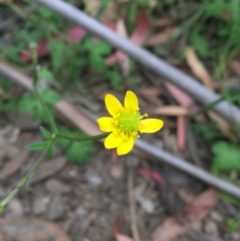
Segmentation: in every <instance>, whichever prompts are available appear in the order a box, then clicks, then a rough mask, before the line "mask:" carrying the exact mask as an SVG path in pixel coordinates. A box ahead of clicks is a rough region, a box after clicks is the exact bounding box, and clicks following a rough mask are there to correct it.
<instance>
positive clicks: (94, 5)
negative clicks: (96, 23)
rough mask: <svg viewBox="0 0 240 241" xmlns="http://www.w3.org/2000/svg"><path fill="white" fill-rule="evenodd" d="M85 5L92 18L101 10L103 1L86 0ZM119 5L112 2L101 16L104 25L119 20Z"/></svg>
mask: <svg viewBox="0 0 240 241" xmlns="http://www.w3.org/2000/svg"><path fill="white" fill-rule="evenodd" d="M84 5H85V7H86V11H87V12H88V13H89V14H90V15H91V16H94V17H95V16H96V15H97V13H98V11H99V10H100V8H101V5H102V4H101V1H100V0H84ZM118 13H119V9H118V5H117V1H110V2H109V3H108V4H107V7H106V9H105V11H104V12H103V13H102V14H101V17H100V20H101V21H102V22H104V23H106V22H115V21H116V20H117V18H118Z"/></svg>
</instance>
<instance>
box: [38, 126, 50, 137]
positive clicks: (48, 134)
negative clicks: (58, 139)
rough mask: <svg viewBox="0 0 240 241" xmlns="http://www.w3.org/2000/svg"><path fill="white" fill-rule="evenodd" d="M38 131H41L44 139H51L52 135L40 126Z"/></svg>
mask: <svg viewBox="0 0 240 241" xmlns="http://www.w3.org/2000/svg"><path fill="white" fill-rule="evenodd" d="M40 131H41V133H42V135H43V137H44V139H46V140H48V139H51V138H52V134H51V133H50V132H49V131H48V130H46V129H45V128H44V127H42V126H40Z"/></svg>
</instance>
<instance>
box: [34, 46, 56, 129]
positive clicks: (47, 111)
mask: <svg viewBox="0 0 240 241" xmlns="http://www.w3.org/2000/svg"><path fill="white" fill-rule="evenodd" d="M31 55H32V58H33V67H34V78H33V91H34V94H35V96H36V97H37V99H38V101H39V102H40V104H41V105H42V107H43V110H44V112H45V114H46V117H47V120H48V124H49V125H50V127H51V130H52V132H53V133H57V132H58V128H57V125H56V124H55V121H54V118H53V116H52V114H51V112H50V111H49V108H48V107H47V105H46V103H45V102H44V100H43V99H42V96H41V94H40V93H39V91H38V88H37V82H38V70H37V67H38V66H37V65H38V61H37V58H38V56H37V46H36V45H34V44H33V45H32V47H31Z"/></svg>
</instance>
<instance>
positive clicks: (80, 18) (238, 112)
mask: <svg viewBox="0 0 240 241" xmlns="http://www.w3.org/2000/svg"><path fill="white" fill-rule="evenodd" d="M35 2H38V3H40V4H43V5H45V6H46V7H48V8H49V9H51V10H53V11H54V12H56V13H58V14H60V15H62V16H63V17H65V18H67V19H69V20H71V21H72V22H74V23H76V24H78V25H80V26H82V27H83V28H85V29H86V30H88V31H89V32H91V33H93V34H94V35H96V36H98V37H99V38H101V39H104V40H105V41H107V42H108V43H110V44H111V45H112V46H114V47H116V48H118V49H120V50H122V51H123V52H125V53H126V54H128V55H129V56H131V57H132V58H133V59H135V60H136V61H138V62H139V63H141V64H143V65H144V66H146V67H148V68H149V69H151V70H152V71H154V72H155V73H157V74H158V75H160V76H162V77H164V78H166V79H167V80H169V81H170V82H171V83H173V84H174V85H176V86H178V87H179V88H181V89H183V90H184V91H186V92H187V93H189V94H190V95H191V96H192V97H193V98H195V99H196V100H197V101H199V102H200V103H202V104H209V103H211V102H214V101H216V100H217V99H219V95H217V94H215V93H214V92H212V91H210V90H208V89H206V88H205V87H204V86H202V85H201V84H199V83H198V81H197V80H196V79H194V78H192V77H190V76H189V75H187V74H185V73H183V72H182V71H180V70H178V69H176V68H174V67H173V66H171V65H169V64H167V63H166V62H164V61H163V60H161V59H159V58H157V57H156V56H154V55H153V54H151V53H150V52H148V51H146V50H145V49H143V48H140V47H138V46H136V45H134V44H133V43H131V42H130V41H129V40H127V39H124V38H122V37H120V36H119V35H117V34H116V33H114V32H113V31H112V30H110V29H108V28H107V27H105V26H104V25H103V24H101V23H99V22H98V21H96V20H95V19H93V18H91V17H89V16H88V15H87V14H85V13H83V12H82V11H80V10H79V9H77V8H76V7H74V6H72V5H70V4H69V3H66V2H64V1H62V0H51V1H50V0H35ZM213 110H214V111H216V112H217V113H218V114H220V115H221V116H222V117H224V118H225V119H227V120H229V121H231V122H236V123H238V124H240V109H239V108H237V107H236V106H233V105H229V104H228V103H227V102H226V101H222V102H221V103H219V104H217V105H216V106H214V107H213Z"/></svg>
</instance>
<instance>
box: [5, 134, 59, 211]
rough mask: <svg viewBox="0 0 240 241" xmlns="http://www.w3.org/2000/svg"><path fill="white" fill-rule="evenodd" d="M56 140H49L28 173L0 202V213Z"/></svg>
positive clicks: (26, 181) (34, 170)
mask: <svg viewBox="0 0 240 241" xmlns="http://www.w3.org/2000/svg"><path fill="white" fill-rule="evenodd" d="M55 140H56V137H54V138H53V139H52V140H51V142H49V145H48V147H47V148H46V149H45V150H44V152H43V153H42V155H41V156H40V157H39V159H38V160H37V162H36V163H35V165H34V166H33V167H32V169H31V170H30V171H29V173H28V174H27V175H26V176H25V177H24V178H23V179H22V180H21V181H20V182H19V183H18V184H17V186H16V187H15V188H14V190H13V191H12V192H11V193H10V194H9V195H8V196H7V197H6V198H5V199H4V200H3V201H2V202H1V203H0V213H1V211H2V210H3V208H4V206H5V205H7V204H8V203H9V202H10V201H11V200H12V199H13V198H14V196H15V195H16V194H17V193H18V192H19V191H20V190H21V189H22V188H23V187H24V186H25V185H26V184H27V183H28V181H29V180H30V179H31V178H32V176H33V175H34V173H35V172H36V171H37V169H38V167H39V166H40V164H41V163H42V161H43V160H44V157H45V156H46V155H47V153H48V152H49V150H50V149H51V147H52V145H53V144H54V142H55Z"/></svg>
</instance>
